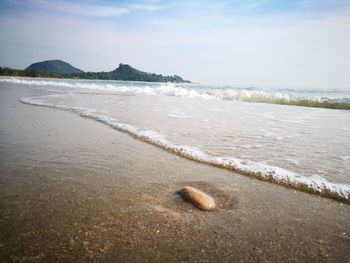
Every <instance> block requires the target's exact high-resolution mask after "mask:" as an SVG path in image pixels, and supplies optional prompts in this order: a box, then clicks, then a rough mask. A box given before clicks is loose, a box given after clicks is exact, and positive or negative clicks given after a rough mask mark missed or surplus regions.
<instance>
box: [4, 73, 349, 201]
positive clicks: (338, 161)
mask: <svg viewBox="0 0 350 263" xmlns="http://www.w3.org/2000/svg"><path fill="white" fill-rule="evenodd" d="M0 85H1V86H2V87H8V88H12V87H15V86H16V85H21V86H23V85H27V86H29V87H31V88H37V89H41V90H42V92H44V94H45V95H43V96H34V97H33V96H28V97H26V98H22V100H21V101H22V102H24V103H27V104H32V105H39V106H47V107H53V108H58V109H62V110H69V111H73V112H75V113H77V114H79V115H80V116H82V117H89V118H92V119H94V120H97V121H99V122H102V123H104V124H107V125H109V126H111V127H113V128H115V129H117V130H119V131H123V132H126V133H128V134H130V135H132V136H134V137H136V138H138V139H140V140H143V141H145V142H148V143H151V144H154V145H157V146H159V147H161V148H163V149H165V150H167V151H170V152H174V153H175V154H178V155H180V156H183V157H186V158H190V159H194V160H197V161H200V162H204V163H208V164H211V165H215V166H218V167H223V168H228V169H232V170H235V171H239V172H241V173H244V174H248V175H252V176H255V177H258V178H261V179H264V180H270V181H273V182H276V183H278V184H283V185H288V186H292V187H295V188H300V189H302V190H306V191H309V192H314V193H319V192H320V193H323V194H324V195H329V196H331V197H335V198H339V199H342V200H346V199H347V200H348V199H349V194H350V111H345V110H331V109H320V108H307V107H299V106H285V105H275V104H267V103H254V102H242V101H232V100H227V99H219V96H212V93H213V88H211V90H210V92H211V93H210V92H208V90H209V89H210V88H208V87H205V88H204V87H203V86H198V87H196V86H195V85H193V84H192V85H188V84H187V85H182V84H176V85H173V84H155V83H134V82H120V81H118V82H113V81H81V80H50V81H47V80H30V79H27V80H22V79H21V80H17V79H12V80H7V81H6V80H2V81H0ZM204 90H205V92H204ZM222 90H223V91H222V92H224V93H225V92H226V93H228V92H231V90H230V89H226V90H224V89H222ZM248 91H249V90H248ZM248 91H247V90H246V91H244V92H248ZM259 92H261V91H259ZM298 92H299V93H300V92H301V91H294V95H293V96H296V95H295V94H296V93H298ZM317 92H318V93H322V91H314V93H312V92H311V91H308V93H309V95H308V96H310V93H312V94H311V95H312V96H314V97H316V96H317V94H316V93H317ZM330 92H333V95H334V94H338V95H339V94H341V95H345V96H346V95H347V94H346V93H344V92H338V93H337V92H336V91H335V90H333V91H330ZM265 93H266V92H265ZM304 93H305V91H304ZM325 93H326V92H323V94H325ZM242 94H243V93H242ZM271 94H272V93H271ZM273 94H274V96H277V95H276V94H277V93H276V92H275V93H273ZM326 95H330V94H326ZM281 96H285V97H286V96H291V95H288V94H287V93H285V94H282V95H281ZM328 99H331V96H329V97H328ZM332 99H335V98H332ZM338 99H342V100H346V99H347V98H340V97H338Z"/></svg>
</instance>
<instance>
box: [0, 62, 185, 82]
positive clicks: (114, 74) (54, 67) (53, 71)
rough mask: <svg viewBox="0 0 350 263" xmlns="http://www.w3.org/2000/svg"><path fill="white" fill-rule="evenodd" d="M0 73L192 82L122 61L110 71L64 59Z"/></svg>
mask: <svg viewBox="0 0 350 263" xmlns="http://www.w3.org/2000/svg"><path fill="white" fill-rule="evenodd" d="M0 75H1V76H13V77H44V78H46V77H50V78H51V77H53V78H67V79H95V80H120V81H123V80H125V81H144V82H172V83H191V81H188V80H184V79H183V78H182V77H180V76H178V75H171V76H170V75H169V76H163V75H162V74H155V73H149V72H144V71H141V70H138V69H135V68H133V67H131V66H130V65H128V64H121V63H120V64H119V66H118V67H117V68H116V69H114V70H112V71H108V72H107V71H102V72H84V71H83V70H81V69H78V68H75V67H73V66H72V65H71V64H69V63H67V62H65V61H62V60H46V61H42V62H37V63H33V64H31V65H30V66H29V67H27V68H25V69H24V70H20V69H13V68H8V67H0Z"/></svg>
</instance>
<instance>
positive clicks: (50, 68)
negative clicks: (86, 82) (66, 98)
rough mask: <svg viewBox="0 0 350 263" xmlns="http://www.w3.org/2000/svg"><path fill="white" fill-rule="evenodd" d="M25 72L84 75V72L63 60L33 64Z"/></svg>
mask: <svg viewBox="0 0 350 263" xmlns="http://www.w3.org/2000/svg"><path fill="white" fill-rule="evenodd" d="M25 70H27V71H37V72H42V73H51V74H62V75H70V74H80V73H84V71H82V70H80V69H77V68H75V67H73V66H72V65H71V64H69V63H67V62H64V61H62V60H46V61H42V62H37V63H33V64H31V65H30V66H29V67H27V68H26V69H25Z"/></svg>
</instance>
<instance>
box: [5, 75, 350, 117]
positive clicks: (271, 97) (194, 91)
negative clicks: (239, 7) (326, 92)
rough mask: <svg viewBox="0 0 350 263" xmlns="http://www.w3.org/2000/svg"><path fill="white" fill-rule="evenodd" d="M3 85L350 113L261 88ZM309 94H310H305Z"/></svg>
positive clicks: (324, 101) (328, 102)
mask: <svg viewBox="0 0 350 263" xmlns="http://www.w3.org/2000/svg"><path fill="white" fill-rule="evenodd" d="M0 82H9V83H18V84H26V85H34V86H51V87H65V88H74V89H88V90H99V91H102V92H115V93H126V94H135V95H137V94H145V95H165V96H175V97H185V98H201V99H218V100H229V101H243V102H258V103H272V104H282V105H295V106H305V107H317V108H330V109H344V110H350V99H349V98H320V97H315V96H301V97H300V96H295V95H291V94H287V93H282V92H274V91H267V90H259V89H235V88H206V89H203V88H200V89H198V88H193V87H191V86H190V85H188V86H186V87H185V86H183V87H181V86H179V84H178V85H176V84H174V83H162V84H159V83H158V84H154V83H153V85H146V84H145V85H143V86H142V87H140V86H138V85H136V84H135V85H133V83H132V82H129V83H128V84H129V85H121V84H120V83H110V82H109V83H103V82H99V83H96V82H95V83H94V82H92V81H67V80H33V79H16V78H5V79H0ZM305 95H307V93H305Z"/></svg>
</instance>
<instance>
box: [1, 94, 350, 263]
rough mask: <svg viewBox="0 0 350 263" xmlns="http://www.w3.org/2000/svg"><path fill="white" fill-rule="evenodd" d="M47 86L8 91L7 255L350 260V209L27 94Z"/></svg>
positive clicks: (4, 156)
mask: <svg viewBox="0 0 350 263" xmlns="http://www.w3.org/2000/svg"><path fill="white" fill-rule="evenodd" d="M42 92H43V91H40V90H32V89H30V88H28V87H23V88H20V87H18V88H12V89H8V88H0V168H1V169H0V261H1V262H11V261H13V262H31V261H32V262H96V261H99V262H125V261H129V262H310V261H311V262H316V261H317V262H349V259H350V206H349V205H346V204H341V203H339V202H337V201H333V200H329V199H326V198H321V197H317V196H314V195H311V194H307V193H303V192H298V191H295V190H292V189H287V188H284V187H281V186H277V185H274V184H270V183H267V182H262V181H258V180H255V179H252V178H248V177H246V176H242V175H239V174H235V173H232V172H230V171H225V170H222V169H218V168H215V167H210V166H207V165H204V164H200V163H196V162H193V161H190V160H186V159H183V158H181V157H178V156H175V155H172V154H170V153H167V152H165V151H163V150H161V149H159V148H157V147H154V146H152V145H148V144H146V143H143V142H140V141H138V140H135V139H133V138H131V137H130V136H128V135H126V134H123V133H119V132H117V131H115V130H113V129H110V128H108V127H106V126H105V125H102V124H100V123H96V122H94V121H92V120H89V119H85V118H81V117H79V116H77V115H74V114H72V113H69V112H63V111H59V110H55V109H49V108H42V107H35V106H28V105H24V104H22V103H20V102H19V101H18V98H20V97H25V96H31V95H40V94H41V93H42ZM185 185H191V186H195V187H198V188H199V189H201V190H203V191H205V192H207V193H209V194H211V195H212V196H213V197H214V198H215V201H216V202H217V204H218V206H219V208H218V209H217V210H216V211H214V212H202V211H199V210H197V209H196V208H194V207H193V206H192V205H190V204H187V203H184V202H182V200H181V199H180V198H179V197H178V196H177V195H176V194H175V191H176V190H178V189H180V188H182V187H183V186H185Z"/></svg>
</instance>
